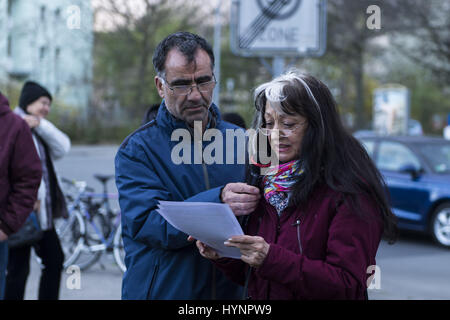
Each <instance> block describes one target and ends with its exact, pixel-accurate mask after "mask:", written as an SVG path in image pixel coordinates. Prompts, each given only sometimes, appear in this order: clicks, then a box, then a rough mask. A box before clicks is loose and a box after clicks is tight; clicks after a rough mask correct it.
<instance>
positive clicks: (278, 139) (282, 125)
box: [264, 102, 308, 163]
mask: <svg viewBox="0 0 450 320" xmlns="http://www.w3.org/2000/svg"><path fill="white" fill-rule="evenodd" d="M264 119H265V122H266V128H267V129H272V130H271V132H270V135H269V136H268V138H269V144H270V147H271V148H272V150H273V151H275V153H276V154H277V156H278V159H279V161H280V162H281V163H284V162H289V161H292V160H297V159H298V158H299V155H300V146H301V144H302V140H303V135H304V134H305V131H306V128H307V127H308V123H307V121H306V118H305V117H302V116H301V115H295V116H291V115H287V114H280V113H277V112H276V111H275V109H273V108H272V107H271V106H270V103H269V102H267V103H266V111H265V113H264Z"/></svg>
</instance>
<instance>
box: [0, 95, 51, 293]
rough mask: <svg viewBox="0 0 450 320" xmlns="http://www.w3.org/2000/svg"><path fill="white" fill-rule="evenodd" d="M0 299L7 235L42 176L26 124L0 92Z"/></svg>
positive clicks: (32, 197)
mask: <svg viewBox="0 0 450 320" xmlns="http://www.w3.org/2000/svg"><path fill="white" fill-rule="evenodd" d="M0 137H1V140H0V300H2V299H3V298H4V292H5V279H6V267H7V261H8V242H7V240H8V237H9V236H10V235H11V234H13V233H15V232H17V231H18V230H19V229H20V227H21V226H22V225H23V223H24V222H25V220H26V219H27V217H28V215H29V214H30V213H31V212H32V211H33V207H34V204H35V202H36V199H37V192H38V188H39V184H40V182H41V178H42V168H41V161H40V160H39V156H38V154H37V152H36V149H35V148H34V144H33V138H32V136H31V131H30V128H29V126H28V125H27V123H26V122H25V121H23V120H22V119H21V118H20V117H18V116H17V115H15V114H14V113H13V112H12V111H11V109H10V108H9V103H8V100H7V99H6V97H5V96H3V95H2V94H1V92H0Z"/></svg>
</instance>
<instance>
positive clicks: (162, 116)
mask: <svg viewBox="0 0 450 320" xmlns="http://www.w3.org/2000/svg"><path fill="white" fill-rule="evenodd" d="M220 121H221V116H220V111H219V108H218V107H217V106H216V105H215V104H214V103H213V104H212V105H211V107H210V108H209V121H208V125H207V126H206V129H210V128H216V127H217V126H218V124H219V122H220ZM156 123H157V125H158V126H161V127H165V128H167V129H168V130H170V131H173V130H176V129H180V128H182V129H188V130H189V129H190V127H189V125H188V124H187V123H186V122H184V121H183V120H180V119H177V118H175V117H174V116H173V115H172V114H171V113H170V112H169V111H168V110H167V107H166V103H165V101H164V100H163V101H162V102H161V105H160V107H159V109H158V114H157V115H156Z"/></svg>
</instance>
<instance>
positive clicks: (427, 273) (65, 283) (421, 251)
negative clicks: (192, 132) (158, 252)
mask: <svg viewBox="0 0 450 320" xmlns="http://www.w3.org/2000/svg"><path fill="white" fill-rule="evenodd" d="M117 148H118V146H73V147H72V150H71V151H70V153H69V155H67V156H66V157H65V158H64V159H62V160H60V161H57V162H56V163H55V166H56V170H57V171H58V173H59V175H60V176H62V177H65V178H70V179H77V180H84V181H86V182H87V183H88V185H90V186H91V187H93V188H95V189H96V190H97V191H98V192H101V184H100V183H99V182H98V181H96V180H95V179H94V178H93V177H92V175H93V174H94V173H102V174H114V156H115V154H116V151H117ZM108 188H109V191H110V192H117V189H116V187H115V184H114V182H113V181H110V182H109V184H108ZM377 265H378V267H379V270H380V271H381V272H380V278H379V279H378V280H379V281H378V283H375V284H374V287H377V288H374V289H371V290H369V298H370V299H376V300H378V299H388V300H390V299H402V300H403V299H425V300H428V299H450V277H449V275H448V273H449V268H450V250H447V249H443V248H440V247H437V246H436V245H434V243H432V241H431V240H430V239H429V238H428V237H426V236H422V235H417V234H412V233H402V234H401V237H400V240H399V241H398V242H397V243H396V244H394V245H388V244H387V243H386V242H382V243H381V245H380V248H379V250H378V254H377ZM69 271H70V270H69ZM39 272H40V269H39V265H38V264H37V262H36V260H35V259H32V262H31V271H30V277H29V279H28V282H27V289H26V294H25V298H26V299H31V300H34V299H36V298H37V291H38V283H39ZM369 274H371V273H369ZM71 277H73V274H72V273H70V272H69V273H66V272H64V273H63V277H62V281H61V290H60V298H61V299H63V300H92V299H96V300H116V299H120V297H121V293H120V291H121V285H122V272H121V271H120V270H119V268H118V267H117V266H116V265H115V263H114V259H113V257H112V255H107V254H105V255H104V256H103V257H102V259H101V264H99V263H97V264H95V265H94V266H92V267H91V268H90V269H88V270H86V271H82V272H81V274H80V282H79V286H74V285H73V282H72V281H71V279H73V278H71ZM377 284H378V286H377ZM74 287H75V288H74Z"/></svg>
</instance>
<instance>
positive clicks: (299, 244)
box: [292, 219, 303, 254]
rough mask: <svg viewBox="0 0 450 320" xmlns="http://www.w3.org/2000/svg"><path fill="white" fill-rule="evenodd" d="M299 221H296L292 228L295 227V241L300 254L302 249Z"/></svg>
mask: <svg viewBox="0 0 450 320" xmlns="http://www.w3.org/2000/svg"><path fill="white" fill-rule="evenodd" d="M300 222H301V221H300V219H297V220H296V221H295V223H293V224H292V226H293V227H295V226H296V227H297V241H298V248H299V249H300V253H301V254H302V253H303V248H302V241H301V239H300Z"/></svg>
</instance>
